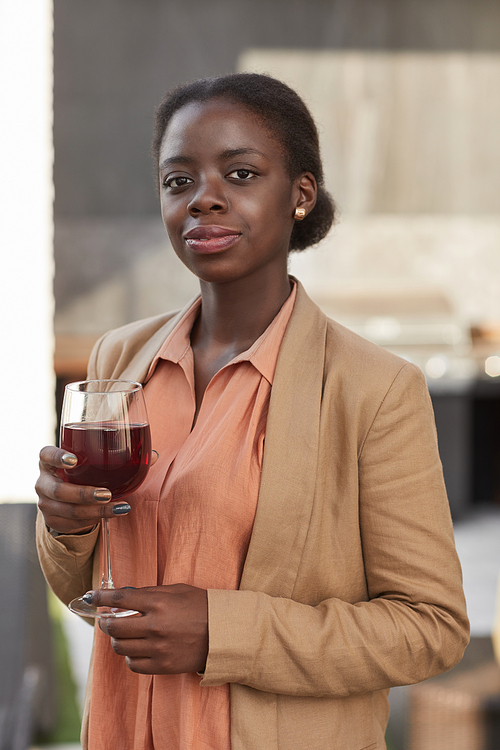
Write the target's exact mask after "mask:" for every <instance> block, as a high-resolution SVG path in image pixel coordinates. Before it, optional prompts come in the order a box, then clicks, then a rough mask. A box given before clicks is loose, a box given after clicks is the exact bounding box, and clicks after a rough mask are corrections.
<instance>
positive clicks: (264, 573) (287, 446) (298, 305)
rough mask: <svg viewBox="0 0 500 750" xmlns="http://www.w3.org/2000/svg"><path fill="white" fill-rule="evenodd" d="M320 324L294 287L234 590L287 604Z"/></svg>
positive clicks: (314, 411) (306, 490) (307, 507)
mask: <svg viewBox="0 0 500 750" xmlns="http://www.w3.org/2000/svg"><path fill="white" fill-rule="evenodd" d="M326 326H327V318H326V316H325V315H324V314H323V313H322V312H321V310H320V309H319V308H318V307H317V306H316V305H315V304H314V303H313V302H312V301H311V300H310V299H309V297H308V296H307V294H306V293H305V291H304V289H303V287H302V286H301V284H300V283H299V282H298V289H297V299H296V302H295V307H294V310H293V313H292V316H291V318H290V322H289V324H288V328H287V330H286V332H285V336H284V338H283V343H282V345H281V349H280V353H279V357H278V363H277V366H276V372H275V376H274V380H273V386H272V391H271V400H270V404H269V414H268V419H267V427H266V438H265V447H264V458H263V467H262V477H261V485H260V492H259V501H258V505H257V513H256V517H255V523H254V528H253V533H252V538H251V541H250V546H249V549H248V554H247V558H246V562H245V566H244V570H243V575H242V579H241V584H240V588H241V589H247V590H251V591H257V590H258V591H265V592H266V593H268V594H270V595H271V596H286V597H290V596H291V595H292V592H293V587H294V583H295V580H296V576H297V571H298V567H299V564H300V558H301V554H302V549H303V546H304V542H305V538H306V534H307V529H308V525H309V519H310V515H311V511H312V504H313V499H314V492H315V484H316V464H317V460H318V443H319V426H320V424H319V423H320V408H321V395H322V388H323V371H324V358H325V339H326Z"/></svg>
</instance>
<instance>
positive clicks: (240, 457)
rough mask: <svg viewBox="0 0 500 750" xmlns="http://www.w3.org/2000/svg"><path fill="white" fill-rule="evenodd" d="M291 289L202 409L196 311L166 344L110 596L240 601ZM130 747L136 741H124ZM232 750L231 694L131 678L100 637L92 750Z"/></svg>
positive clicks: (154, 377)
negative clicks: (231, 595)
mask: <svg viewBox="0 0 500 750" xmlns="http://www.w3.org/2000/svg"><path fill="white" fill-rule="evenodd" d="M294 301H295V288H294V289H293V291H292V293H291V294H290V296H289V297H288V299H287V301H286V302H285V304H284V305H283V307H282V308H281V310H280V312H279V313H278V315H277V316H276V317H275V318H274V320H273V321H272V322H271V324H270V325H269V326H268V328H267V329H266V331H265V332H264V333H263V334H262V336H260V337H259V338H258V339H257V341H255V343H254V344H253V345H252V346H251V347H250V349H248V350H247V351H245V352H243V353H242V354H240V355H238V356H237V357H235V358H234V359H233V360H231V362H230V363H229V364H227V365H226V366H225V367H223V368H222V369H221V370H219V372H218V373H217V374H216V375H215V376H214V377H213V379H212V380H211V382H210V383H209V385H208V387H207V389H206V391H205V394H204V397H203V401H202V404H201V408H200V410H199V413H198V416H197V420H196V424H195V425H194V426H193V421H194V416H195V410H196V397H195V383H194V360H193V351H192V349H191V342H190V333H191V328H192V326H193V323H194V321H195V320H196V318H197V316H198V313H199V309H200V302H201V300H197V301H196V302H195V303H194V304H193V305H192V307H191V308H190V309H189V310H188V312H187V313H186V314H185V315H184V316H183V317H182V319H181V320H180V321H179V323H178V324H177V326H176V327H175V329H174V330H173V331H172V333H171V334H170V335H169V336H168V338H167V340H166V341H165V343H164V344H163V346H162V347H161V349H160V351H159V352H158V355H157V356H156V357H155V359H154V361H153V363H152V365H151V367H150V370H149V373H148V377H147V379H146V381H147V382H146V385H145V389H144V394H145V398H146V405H147V408H148V415H149V422H150V428H151V439H152V445H153V446H154V447H155V450H157V451H158V453H159V458H158V460H157V462H156V463H155V465H154V466H153V467H152V468H151V469H150V471H149V473H148V476H147V479H146V481H145V482H144V484H143V485H142V486H141V487H140V489H139V490H138V491H137V492H136V493H134V494H132V495H130V496H129V497H128V498H127V500H128V502H130V504H131V506H132V512H131V513H130V514H129V515H128V516H127V517H126V518H123V519H120V521H119V523H113V551H114V554H113V557H112V566H113V577H114V581H115V586H116V587H117V588H119V587H120V586H121V585H133V586H135V587H136V588H139V587H142V586H156V585H158V586H161V585H168V584H172V583H187V584H190V585H192V586H198V587H200V588H204V589H209V588H212V589H214V588H217V589H233V590H234V589H237V588H238V586H239V582H240V578H241V573H242V570H243V564H244V561H245V557H246V553H247V549H248V544H249V542H250V535H251V533H252V527H253V521H254V516H255V510H256V507H257V497H258V492H259V484H260V472H261V463H262V453H263V444H264V436H265V427H266V420H267V410H268V405H269V396H270V392H271V385H272V380H273V375H274V370H275V367H276V360H277V357H278V351H279V347H280V344H281V340H282V338H283V334H284V332H285V328H286V326H287V323H288V320H289V318H290V314H291V312H292V309H293V304H294ZM124 737H126V738H130V740H125V741H124V739H123V738H124ZM106 747H110V748H111V747H120V748H128V747H130V748H134V750H153V748H162V747H165V748H176V749H178V750H212V749H213V750H230V748H231V741H230V719H229V685H228V684H227V683H226V684H222V685H217V686H213V687H210V688H202V687H200V677H199V676H198V675H196V674H179V675H155V676H149V675H141V674H136V673H133V672H131V671H130V670H129V669H128V667H127V665H126V662H125V660H124V658H123V657H120V656H117V655H116V654H115V653H114V651H113V649H112V648H111V643H110V639H109V637H108V636H106V635H105V634H104V633H102V631H101V630H99V629H97V630H96V637H95V646H94V668H93V679H92V686H91V699H90V715H89V748H90V750H101V749H102V748H106Z"/></svg>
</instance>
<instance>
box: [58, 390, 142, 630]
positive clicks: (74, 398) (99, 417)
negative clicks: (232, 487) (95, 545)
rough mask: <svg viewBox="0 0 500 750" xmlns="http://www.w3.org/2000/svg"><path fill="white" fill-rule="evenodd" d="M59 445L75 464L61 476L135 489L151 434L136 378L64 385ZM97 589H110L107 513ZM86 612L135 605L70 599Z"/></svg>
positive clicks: (99, 613)
mask: <svg viewBox="0 0 500 750" xmlns="http://www.w3.org/2000/svg"><path fill="white" fill-rule="evenodd" d="M60 445H61V448H64V450H66V451H68V452H70V453H74V454H75V456H76V457H77V458H78V463H77V464H76V466H74V467H72V468H67V469H66V468H65V469H63V470H62V472H61V476H62V477H63V479H64V480H65V481H67V482H71V483H72V484H81V485H91V486H94V487H106V488H107V489H109V490H110V491H111V493H112V497H113V500H118V499H120V498H122V497H125V496H126V495H129V494H130V493H131V492H134V491H135V490H136V489H137V488H138V487H139V486H140V485H141V484H142V483H143V481H144V479H145V478H146V474H147V473H148V469H149V465H150V460H151V436H150V431H149V423H148V417H147V412H146V403H145V400H144V393H143V390H142V386H141V384H140V383H134V382H132V381H128V380H86V381H81V382H79V383H69V384H68V385H67V386H66V388H65V390H64V400H63V407H62V414H61V435H60ZM101 566H102V580H101V589H113V588H114V585H113V577H112V574H111V548H110V527H109V518H103V519H102V520H101ZM69 608H70V610H71V611H72V612H76V613H77V614H79V615H84V616H85V617H127V616H129V615H136V614H138V612H136V611H135V610H123V609H116V608H110V607H95V606H92V605H90V604H87V603H86V602H84V601H83V599H82V597H79V598H77V599H73V601H71V602H70V603H69Z"/></svg>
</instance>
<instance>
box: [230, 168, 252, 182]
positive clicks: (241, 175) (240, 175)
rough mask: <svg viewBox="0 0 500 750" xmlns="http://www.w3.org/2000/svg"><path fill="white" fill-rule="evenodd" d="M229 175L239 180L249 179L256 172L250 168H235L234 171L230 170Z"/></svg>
mask: <svg viewBox="0 0 500 750" xmlns="http://www.w3.org/2000/svg"><path fill="white" fill-rule="evenodd" d="M228 177H232V178H234V179H237V180H249V179H251V178H252V177H255V172H251V171H250V170H249V169H235V170H234V172H230V173H229V174H228Z"/></svg>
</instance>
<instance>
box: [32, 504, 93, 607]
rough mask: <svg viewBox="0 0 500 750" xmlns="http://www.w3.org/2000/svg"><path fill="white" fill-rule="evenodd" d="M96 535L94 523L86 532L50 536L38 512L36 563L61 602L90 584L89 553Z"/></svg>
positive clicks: (90, 564) (91, 550)
mask: <svg viewBox="0 0 500 750" xmlns="http://www.w3.org/2000/svg"><path fill="white" fill-rule="evenodd" d="M98 535H99V528H98V527H96V528H95V529H93V530H92V531H90V532H89V533H88V534H60V535H59V536H57V537H53V536H52V534H51V533H50V532H49V530H48V528H47V525H46V523H45V520H44V518H43V515H42V514H41V513H40V511H39V512H38V516H37V520H36V544H37V550H38V558H39V560H40V566H41V568H42V571H43V574H44V576H45V579H46V580H47V583H48V584H49V586H50V588H51V589H52V591H53V592H54V593H55V594H56V596H57V597H59V599H60V600H61V601H62V602H64V604H69V602H70V601H71V600H72V599H74V598H75V597H77V596H81V595H82V594H84V593H85V592H86V591H89V590H90V589H92V588H93V568H94V561H93V556H94V548H95V545H96V541H97V538H98ZM94 582H95V579H94Z"/></svg>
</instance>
